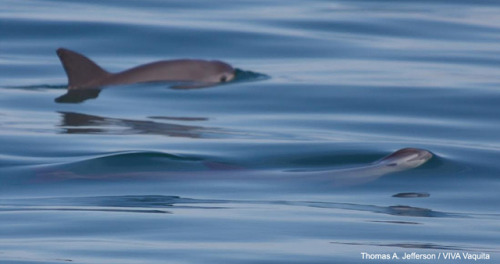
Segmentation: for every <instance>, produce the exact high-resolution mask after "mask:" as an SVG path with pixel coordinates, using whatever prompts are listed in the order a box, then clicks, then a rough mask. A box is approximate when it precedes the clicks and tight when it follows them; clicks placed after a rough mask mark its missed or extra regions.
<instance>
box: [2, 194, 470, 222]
mask: <svg viewBox="0 0 500 264" xmlns="http://www.w3.org/2000/svg"><path fill="white" fill-rule="evenodd" d="M234 204H238V205H240V206H241V205H266V206H287V207H288V206H294V207H311V208H320V209H326V210H328V209H343V210H353V211H360V212H370V213H376V214H379V213H381V214H387V215H397V216H406V217H448V218H450V217H451V218H457V217H459V218H461V217H465V216H464V215H460V214H457V213H447V212H439V211H434V210H431V209H426V208H418V207H412V206H402V205H398V206H376V205H363V204H351V203H331V202H329V203H327V202H310V201H303V202H300V201H295V202H294V201H252V200H248V201H247V200H222V199H193V198H184V197H179V196H165V195H124V196H95V197H62V198H45V199H3V200H0V206H1V207H2V210H7V211H10V210H35V209H37V208H38V209H44V210H45V209H47V208H45V207H46V206H50V207H51V208H52V207H53V208H52V210H59V209H61V207H55V206H64V208H66V209H68V210H70V209H71V210H78V208H80V207H83V208H84V210H87V209H86V208H88V207H93V209H96V208H101V207H102V208H109V207H113V208H142V209H150V208H164V207H174V206H175V208H198V209H214V208H230V207H228V205H234ZM57 208H59V209H57ZM64 208H63V209H64ZM415 224H418V223H415Z"/></svg>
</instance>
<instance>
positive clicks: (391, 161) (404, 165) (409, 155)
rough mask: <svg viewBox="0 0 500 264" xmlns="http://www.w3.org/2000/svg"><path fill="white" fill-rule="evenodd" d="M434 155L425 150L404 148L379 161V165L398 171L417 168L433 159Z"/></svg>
mask: <svg viewBox="0 0 500 264" xmlns="http://www.w3.org/2000/svg"><path fill="white" fill-rule="evenodd" d="M432 156H433V155H432V153H430V152H429V151H427V150H425V149H417V148H404V149H400V150H398V151H396V152H394V153H392V154H390V155H389V156H387V157H384V158H382V159H381V160H379V161H378V163H379V164H381V165H385V166H388V167H393V168H394V169H397V170H406V169H412V168H416V167H418V166H420V165H422V164H424V163H425V162H427V161H428V160H430V159H431V158H432Z"/></svg>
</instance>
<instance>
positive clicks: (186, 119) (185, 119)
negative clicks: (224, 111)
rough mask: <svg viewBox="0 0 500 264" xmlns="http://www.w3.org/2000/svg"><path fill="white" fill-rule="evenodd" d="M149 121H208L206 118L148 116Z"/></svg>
mask: <svg viewBox="0 0 500 264" xmlns="http://www.w3.org/2000/svg"><path fill="white" fill-rule="evenodd" d="M148 118H150V119H158V120H174V121H208V118H206V117H173V116H148Z"/></svg>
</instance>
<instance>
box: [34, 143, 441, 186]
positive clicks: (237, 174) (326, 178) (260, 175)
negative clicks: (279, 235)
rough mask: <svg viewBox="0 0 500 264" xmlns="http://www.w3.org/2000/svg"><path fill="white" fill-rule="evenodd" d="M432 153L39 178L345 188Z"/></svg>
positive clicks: (407, 150) (402, 152) (421, 160)
mask: <svg viewBox="0 0 500 264" xmlns="http://www.w3.org/2000/svg"><path fill="white" fill-rule="evenodd" d="M432 156H433V155H432V153H430V152H429V151H427V150H424V149H417V148H404V149H400V150H398V151H396V152H394V153H392V154H390V155H388V156H386V157H384V158H382V159H380V160H378V161H375V162H373V163H371V164H367V165H362V166H357V167H352V168H344V169H329V170H323V171H259V170H256V171H253V170H245V169H242V168H238V169H235V168H233V169H231V168H228V166H219V165H217V166H213V163H212V162H204V163H203V164H205V167H207V168H211V170H207V171H198V170H196V171H176V172H168V171H137V172H113V173H101V174H86V173H83V174H82V173H79V172H77V171H59V170H57V171H54V172H44V173H41V174H39V175H38V177H40V178H39V180H44V181H50V182H52V181H54V180H71V179H89V180H90V179H94V180H96V179H100V180H106V179H107V180H109V179H127V178H141V179H146V178H149V179H164V180H172V181H179V182H182V181H190V182H196V181H197V180H203V181H207V180H208V181H214V180H215V181H216V180H222V181H224V182H227V181H230V180H238V181H239V180H247V181H260V182H264V183H266V184H269V183H272V182H273V181H275V180H277V181H278V182H279V183H280V184H284V183H285V182H283V180H284V179H286V180H287V181H286V183H289V181H288V180H291V182H294V181H293V180H295V181H300V182H303V183H307V182H310V183H312V184H314V183H321V184H324V185H325V186H330V187H341V186H351V185H359V184H364V183H368V182H371V181H374V180H376V179H378V178H380V177H381V176H384V175H386V174H390V173H394V172H398V171H404V170H409V169H413V168H416V167H419V166H421V165H422V164H424V163H426V162H427V161H428V160H430V159H431V158H432Z"/></svg>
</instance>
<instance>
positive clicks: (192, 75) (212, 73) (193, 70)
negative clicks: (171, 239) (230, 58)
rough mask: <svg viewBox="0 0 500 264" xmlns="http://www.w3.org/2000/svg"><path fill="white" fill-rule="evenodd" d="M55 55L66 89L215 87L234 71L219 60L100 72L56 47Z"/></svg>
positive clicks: (186, 60) (183, 60)
mask: <svg viewBox="0 0 500 264" xmlns="http://www.w3.org/2000/svg"><path fill="white" fill-rule="evenodd" d="M57 55H58V56H59V59H60V60H61V63H62V64H63V67H64V70H65V71H66V74H67V75H68V89H80V88H98V87H101V86H106V85H118V84H132V83H144V82H161V81H173V82H176V81H180V82H197V83H203V84H207V85H210V84H216V83H220V82H228V81H230V80H232V79H233V78H234V74H235V70H234V68H233V67H231V65H229V64H227V63H225V62H222V61H206V60H194V59H179V60H168V61H158V62H152V63H148V64H144V65H140V66H137V67H134V68H131V69H129V70H125V71H122V72H118V73H110V72H107V71H106V70H104V69H102V68H101V67H100V66H99V65H97V64H96V63H95V62H93V61H92V60H90V59H89V58H87V57H85V56H83V55H81V54H79V53H76V52H74V51H71V50H68V49H64V48H59V49H57Z"/></svg>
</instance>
